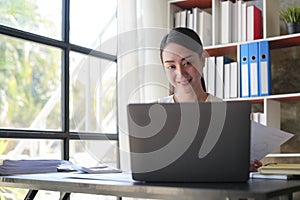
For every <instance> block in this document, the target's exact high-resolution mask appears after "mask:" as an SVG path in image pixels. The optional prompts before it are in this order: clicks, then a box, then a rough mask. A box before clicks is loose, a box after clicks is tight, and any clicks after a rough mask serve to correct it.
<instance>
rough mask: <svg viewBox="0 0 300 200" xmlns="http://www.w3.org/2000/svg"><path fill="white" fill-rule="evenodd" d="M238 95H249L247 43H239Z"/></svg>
mask: <svg viewBox="0 0 300 200" xmlns="http://www.w3.org/2000/svg"><path fill="white" fill-rule="evenodd" d="M240 85H241V86H240V96H241V97H242V98H244V97H249V95H250V93H249V90H250V88H249V67H248V44H241V45H240Z"/></svg>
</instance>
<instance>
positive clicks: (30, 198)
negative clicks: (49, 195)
mask: <svg viewBox="0 0 300 200" xmlns="http://www.w3.org/2000/svg"><path fill="white" fill-rule="evenodd" d="M37 193H38V190H29V191H28V192H27V195H26V197H25V199H24V200H33V199H34V197H35V195H36V194H37Z"/></svg>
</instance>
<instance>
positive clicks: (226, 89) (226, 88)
mask: <svg viewBox="0 0 300 200" xmlns="http://www.w3.org/2000/svg"><path fill="white" fill-rule="evenodd" d="M229 98H230V63H227V64H224V99H229Z"/></svg>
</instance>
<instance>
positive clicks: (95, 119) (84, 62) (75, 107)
mask: <svg viewBox="0 0 300 200" xmlns="http://www.w3.org/2000/svg"><path fill="white" fill-rule="evenodd" d="M70 86H71V87H70V129H71V130H72V131H75V132H97V133H116V132H117V131H116V63H115V62H112V61H108V60H104V59H99V58H95V57H93V56H86V55H83V54H79V53H74V52H71V54H70Z"/></svg>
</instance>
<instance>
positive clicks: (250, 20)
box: [247, 5, 263, 41]
mask: <svg viewBox="0 0 300 200" xmlns="http://www.w3.org/2000/svg"><path fill="white" fill-rule="evenodd" d="M262 36H263V33H262V11H261V10H260V9H259V8H258V7H257V6H255V5H250V6H247V40H248V41H251V40H256V39H261V38H262Z"/></svg>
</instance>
